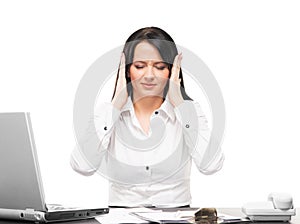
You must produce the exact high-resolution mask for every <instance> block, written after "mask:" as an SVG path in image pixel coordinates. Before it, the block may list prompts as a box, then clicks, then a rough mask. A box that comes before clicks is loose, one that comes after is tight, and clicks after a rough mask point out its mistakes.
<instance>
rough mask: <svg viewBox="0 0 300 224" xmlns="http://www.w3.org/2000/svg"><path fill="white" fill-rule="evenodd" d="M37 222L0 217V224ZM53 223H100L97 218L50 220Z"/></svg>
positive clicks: (29, 223) (30, 223) (31, 223)
mask: <svg viewBox="0 0 300 224" xmlns="http://www.w3.org/2000/svg"><path fill="white" fill-rule="evenodd" d="M33 223H35V222H31V221H15V220H3V219H0V224H33ZM50 223H52V224H54V223H58V224H79V223H80V224H100V223H99V222H98V221H97V220H96V219H95V218H92V219H85V220H76V221H67V222H50Z"/></svg>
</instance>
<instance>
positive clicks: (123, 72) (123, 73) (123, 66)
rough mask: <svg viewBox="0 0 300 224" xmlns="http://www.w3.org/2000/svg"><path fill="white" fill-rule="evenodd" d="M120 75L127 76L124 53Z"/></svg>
mask: <svg viewBox="0 0 300 224" xmlns="http://www.w3.org/2000/svg"><path fill="white" fill-rule="evenodd" d="M119 75H121V76H123V75H124V76H125V54H124V52H123V53H122V56H121V63H120V70H119Z"/></svg>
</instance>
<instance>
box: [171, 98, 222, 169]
mask: <svg viewBox="0 0 300 224" xmlns="http://www.w3.org/2000/svg"><path fill="white" fill-rule="evenodd" d="M175 113H176V117H177V118H178V119H179V121H180V122H181V124H182V129H183V135H184V140H185V143H186V145H187V147H188V150H190V154H191V156H192V158H193V160H194V162H195V164H196V166H197V168H198V170H199V171H200V172H201V173H203V174H213V173H215V172H217V171H219V170H220V169H221V168H222V166H223V161H224V155H223V153H222V150H221V147H220V146H219V148H212V147H210V144H209V142H210V141H217V139H216V138H214V136H211V133H210V130H209V128H208V125H207V119H206V117H205V115H204V113H203V111H202V109H201V107H200V105H199V103H197V102H194V101H188V100H185V101H184V102H183V103H181V104H179V105H178V106H176V107H175ZM207 150H211V151H210V152H209V153H208V152H207Z"/></svg>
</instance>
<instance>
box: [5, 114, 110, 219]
mask: <svg viewBox="0 0 300 224" xmlns="http://www.w3.org/2000/svg"><path fill="white" fill-rule="evenodd" d="M108 212H109V209H108V208H96V209H83V208H63V207H62V206H53V205H52V206H49V205H46V204H45V199H44V190H43V183H42V179H41V174H40V169H39V164H38V157H37V153H36V148H35V143H34V138H33V132H32V127H31V121H30V115H29V113H23V112H20V113H0V219H14V220H30V221H37V222H54V221H68V220H77V219H87V218H93V217H95V216H97V215H101V214H106V213H108Z"/></svg>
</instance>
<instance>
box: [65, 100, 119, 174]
mask: <svg viewBox="0 0 300 224" xmlns="http://www.w3.org/2000/svg"><path fill="white" fill-rule="evenodd" d="M95 114H96V115H95V116H94V117H92V118H91V119H90V122H89V124H88V128H87V131H86V133H85V134H84V136H82V137H81V138H80V139H78V141H77V145H76V146H75V148H74V150H73V152H72V154H71V160H70V164H71V167H72V168H73V169H74V170H75V171H76V172H78V173H80V174H82V175H86V176H89V175H92V174H94V173H95V172H96V171H97V169H98V168H99V166H100V165H101V163H102V162H103V160H104V159H106V154H107V151H108V148H109V143H110V139H111V136H112V134H113V132H114V126H115V125H114V124H115V122H116V121H117V119H118V117H119V115H120V111H119V110H118V109H116V108H115V107H114V106H113V105H112V103H105V104H101V105H100V106H99V107H98V108H96V111H95Z"/></svg>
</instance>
